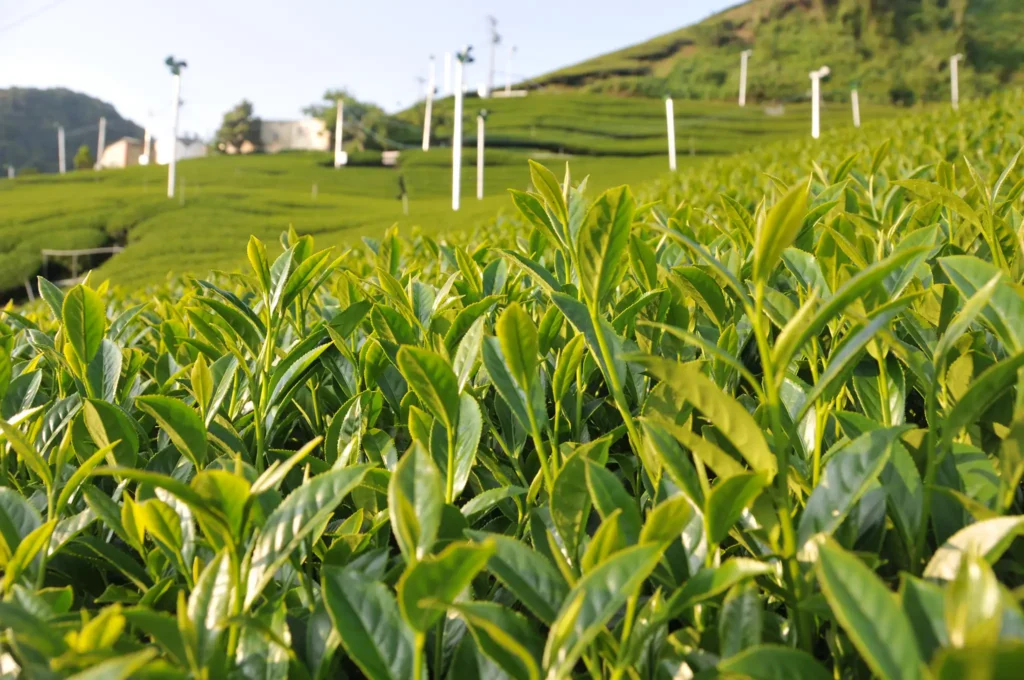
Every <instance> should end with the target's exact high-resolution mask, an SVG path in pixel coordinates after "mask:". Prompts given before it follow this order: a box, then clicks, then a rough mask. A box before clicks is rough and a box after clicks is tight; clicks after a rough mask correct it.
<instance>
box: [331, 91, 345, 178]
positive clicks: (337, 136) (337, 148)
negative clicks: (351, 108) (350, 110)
mask: <svg viewBox="0 0 1024 680" xmlns="http://www.w3.org/2000/svg"><path fill="white" fill-rule="evenodd" d="M344 123H345V102H343V101H342V100H341V99H338V112H337V114H336V115H335V117H334V167H336V168H340V167H341V166H343V165H345V164H346V163H347V162H348V157H347V156H346V154H345V152H344V151H342V144H341V142H342V139H341V138H342V132H343V127H344Z"/></svg>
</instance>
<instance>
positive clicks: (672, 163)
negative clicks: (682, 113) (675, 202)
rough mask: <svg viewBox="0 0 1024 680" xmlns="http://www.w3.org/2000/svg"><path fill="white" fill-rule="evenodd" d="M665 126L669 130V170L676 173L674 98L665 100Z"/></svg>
mask: <svg viewBox="0 0 1024 680" xmlns="http://www.w3.org/2000/svg"><path fill="white" fill-rule="evenodd" d="M665 124H666V126H667V128H668V169H669V170H671V171H672V172H675V171H676V112H675V106H674V105H673V103H672V97H668V98H667V99H666V100H665Z"/></svg>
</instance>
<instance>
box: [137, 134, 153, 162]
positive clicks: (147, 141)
mask: <svg viewBox="0 0 1024 680" xmlns="http://www.w3.org/2000/svg"><path fill="white" fill-rule="evenodd" d="M151 146H153V136H152V134H151V133H150V131H149V128H148V127H147V128H146V129H145V131H144V132H143V133H142V156H143V157H142V158H140V159H139V165H149V164H150V163H152V162H153V150H152V149H151V148H150V147H151Z"/></svg>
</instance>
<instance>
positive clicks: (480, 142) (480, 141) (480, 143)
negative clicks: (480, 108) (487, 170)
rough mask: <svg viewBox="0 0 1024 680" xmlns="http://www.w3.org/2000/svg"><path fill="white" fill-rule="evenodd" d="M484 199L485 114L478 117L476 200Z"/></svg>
mask: <svg viewBox="0 0 1024 680" xmlns="http://www.w3.org/2000/svg"><path fill="white" fill-rule="evenodd" d="M483 197H484V114H483V113H480V114H478V115H477V117H476V198H477V200H478V201H479V200H483Z"/></svg>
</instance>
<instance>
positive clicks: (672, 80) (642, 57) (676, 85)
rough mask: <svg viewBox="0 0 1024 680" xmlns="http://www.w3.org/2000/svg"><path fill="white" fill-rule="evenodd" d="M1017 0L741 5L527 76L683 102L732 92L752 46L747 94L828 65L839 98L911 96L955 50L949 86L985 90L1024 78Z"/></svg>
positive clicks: (793, 88)
mask: <svg viewBox="0 0 1024 680" xmlns="http://www.w3.org/2000/svg"><path fill="white" fill-rule="evenodd" d="M1022 29H1024V0H751V1H750V2H746V3H743V4H740V5H737V6H735V7H732V8H730V9H727V10H725V11H723V12H720V13H718V14H716V15H714V16H712V17H710V18H708V19H706V20H704V21H702V22H700V23H698V24H696V25H693V26H689V27H686V28H681V29H679V30H676V31H673V32H671V33H666V34H664V35H661V36H658V37H656V38H652V39H651V40H648V41H647V42H644V43H640V44H638V45H634V46H632V47H627V48H625V49H621V50H618V51H615V52H611V53H609V54H605V55H602V56H599V57H595V58H593V59H589V60H587V61H584V62H581V63H579V64H576V65H574V66H569V67H567V68H563V69H560V70H558V71H555V72H553V73H549V74H546V75H544V76H541V77H539V78H536V79H534V80H533V81H531V83H532V85H533V86H535V87H541V88H545V89H555V90H557V89H582V90H589V91H608V92H618V93H622V94H641V95H648V96H663V95H667V94H671V95H673V96H676V97H686V98H692V99H731V98H733V97H735V96H736V93H737V90H738V86H739V61H740V57H739V53H740V52H741V51H743V50H746V49H753V50H754V53H753V55H752V57H751V59H750V66H749V78H748V90H747V92H748V97H749V98H750V99H751V100H753V101H762V100H776V99H781V100H786V99H798V98H804V97H806V96H807V93H808V90H809V80H808V77H807V73H808V72H809V71H810V70H812V69H816V68H818V67H819V66H822V65H828V66H830V67H831V69H832V77H831V81H830V82H827V83H825V85H824V86H823V92H824V95H825V96H826V97H828V98H834V99H843V98H845V97H846V96H847V92H848V90H849V86H850V84H851V83H853V82H857V83H859V86H860V91H861V93H862V95H861V96H862V99H863V98H868V99H871V100H874V101H879V102H881V101H892V102H896V103H907V104H909V103H913V102H914V101H920V100H928V101H930V100H941V99H946V98H948V96H949V58H950V56H952V55H953V54H955V53H958V52H961V53H963V54H964V55H965V60H964V62H963V63H962V64H961V65H960V72H961V78H960V90H961V93H963V94H964V95H966V96H971V95H974V94H978V95H981V94H987V93H989V92H992V91H994V90H997V89H999V88H1002V87H1006V86H1008V85H1010V84H1014V83H1020V82H1022V81H1024V78H1022V72H1024V39H1022V35H1024V34H1022Z"/></svg>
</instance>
